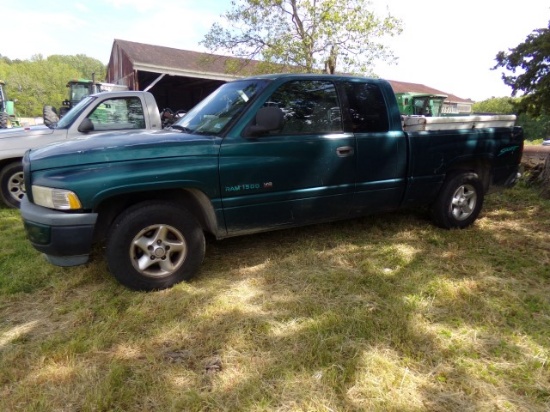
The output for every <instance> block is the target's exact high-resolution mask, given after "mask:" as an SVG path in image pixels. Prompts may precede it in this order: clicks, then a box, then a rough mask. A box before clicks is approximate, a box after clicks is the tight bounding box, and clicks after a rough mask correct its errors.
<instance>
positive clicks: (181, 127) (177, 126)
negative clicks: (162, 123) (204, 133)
mask: <svg viewBox="0 0 550 412" xmlns="http://www.w3.org/2000/svg"><path fill="white" fill-rule="evenodd" d="M170 129H176V130H181V131H182V132H185V133H193V130H191V129H190V128H188V127H185V126H181V125H179V124H173V125H172V126H170Z"/></svg>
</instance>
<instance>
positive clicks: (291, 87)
mask: <svg viewBox="0 0 550 412" xmlns="http://www.w3.org/2000/svg"><path fill="white" fill-rule="evenodd" d="M265 106H276V107H279V108H280V109H281V110H282V111H283V113H284V123H283V127H282V129H281V130H279V131H277V132H275V133H274V134H276V135H296V134H323V133H334V132H341V131H342V130H343V129H342V117H341V114H340V104H339V102H338V97H337V93H336V88H335V86H334V84H333V83H332V82H329V81H319V80H296V81H291V82H288V83H285V84H283V85H282V86H281V87H279V88H278V89H277V90H276V91H275V92H274V93H273V94H272V95H271V97H270V98H269V99H268V100H267V102H266V103H265Z"/></svg>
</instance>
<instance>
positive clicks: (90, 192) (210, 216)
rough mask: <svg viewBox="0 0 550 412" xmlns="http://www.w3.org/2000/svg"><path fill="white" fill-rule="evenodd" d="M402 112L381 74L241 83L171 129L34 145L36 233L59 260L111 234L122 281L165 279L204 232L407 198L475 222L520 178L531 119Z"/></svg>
mask: <svg viewBox="0 0 550 412" xmlns="http://www.w3.org/2000/svg"><path fill="white" fill-rule="evenodd" d="M442 119H444V118H442ZM445 119H449V118H445ZM405 120H406V119H404V117H403V116H401V115H400V113H399V108H398V105H397V102H396V98H395V95H394V93H393V91H392V88H391V86H390V84H389V83H388V82H387V81H384V80H380V79H368V78H362V77H350V76H330V75H294V74H278V75H267V76H259V77H253V78H246V79H241V80H236V81H232V82H229V83H227V84H224V85H222V86H221V87H220V88H219V89H218V90H216V91H215V92H214V93H212V94H211V95H210V96H208V97H207V98H206V99H205V100H203V101H202V102H201V103H199V104H198V105H197V106H196V107H194V108H193V109H192V110H191V111H190V112H188V113H187V114H186V115H185V116H184V117H183V118H182V119H181V120H180V121H178V122H177V123H175V124H174V125H173V126H172V127H171V128H170V129H167V130H166V129H165V130H161V131H141V132H136V133H126V134H116V133H108V134H101V135H97V136H90V137H89V138H83V139H78V140H75V141H68V142H65V143H60V144H56V145H52V146H48V147H45V148H41V149H36V150H31V151H29V152H27V153H26V155H25V157H24V160H23V167H24V179H25V186H26V188H27V194H26V196H24V197H23V200H22V203H21V214H22V217H23V221H24V225H25V229H26V232H27V236H28V238H29V240H30V241H31V243H32V245H33V246H34V247H35V248H36V249H37V250H39V251H41V252H43V253H45V254H46V257H47V259H48V260H49V261H50V262H51V263H52V264H55V265H59V266H71V265H79V264H84V263H85V262H87V261H88V258H89V254H90V250H91V248H92V246H93V244H95V243H97V242H101V243H103V242H104V244H105V254H106V259H107V263H108V267H109V270H110V272H111V273H112V274H113V275H114V276H115V277H116V278H117V279H118V280H119V281H120V282H121V283H122V284H124V285H126V286H127V287H129V288H132V289H136V290H157V289H163V288H168V287H171V286H173V285H174V284H176V283H178V282H181V281H183V280H186V279H189V278H191V277H192V276H193V275H194V274H195V273H196V272H197V271H198V270H199V267H200V265H201V262H202V260H203V257H204V255H205V234H207V233H208V234H211V235H213V236H214V237H215V238H217V239H223V238H227V237H231V236H237V235H244V234H250V233H256V232H262V231H268V230H274V229H281V228H288V227H295V226H300V225H306V224H313V223H318V222H326V221H334V220H338V219H348V218H354V217H357V216H362V215H365V214H370V213H375V212H383V211H389V210H395V209H399V208H405V207H406V208H426V209H427V210H429V211H430V212H431V216H432V218H433V221H434V223H435V224H436V225H438V226H440V227H443V228H464V227H467V226H469V225H471V224H472V223H473V222H474V221H475V220H476V218H477V217H478V215H479V213H480V210H481V207H482V204H483V199H484V196H485V194H487V193H489V192H490V191H492V190H493V189H497V188H504V187H507V186H510V185H513V184H514V182H515V181H516V179H517V177H518V169H519V165H520V160H521V155H522V150H523V132H522V129H521V128H520V127H516V126H513V125H511V126H510V125H499V124H498V123H496V125H495V124H493V123H491V122H488V123H487V125H488V126H487V127H480V126H479V125H478V126H476V127H470V126H468V125H465V126H464V128H458V127H457V126H456V124H455V125H453V127H452V128H450V129H449V130H441V129H442V126H441V125H439V126H438V128H439V129H438V130H425V129H423V130H420V131H412V132H405V131H404V130H403V125H404V124H405V123H404V121H405ZM477 120H479V119H477Z"/></svg>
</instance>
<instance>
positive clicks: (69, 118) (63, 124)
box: [55, 96, 97, 129]
mask: <svg viewBox="0 0 550 412" xmlns="http://www.w3.org/2000/svg"><path fill="white" fill-rule="evenodd" d="M95 99H97V97H92V96H88V97H85V98H84V99H82V100H81V101H80V102H79V103H78V104H77V105H76V106H74V107H73V108H72V109H71V110H69V111H68V112H67V113H66V114H65V116H63V117H62V118H61V119H59V122H57V125H56V126H55V128H56V129H66V128H68V127H69V126H70V125H71V124H73V122H74V121H75V119H76V118H77V117H78V116H79V115H80V113H81V112H82V110H84V109H85V108H86V107H88V106H89V105H90V104H91V103H92V102H93V101H94V100H95Z"/></svg>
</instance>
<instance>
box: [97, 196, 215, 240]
mask: <svg viewBox="0 0 550 412" xmlns="http://www.w3.org/2000/svg"><path fill="white" fill-rule="evenodd" d="M149 200H164V201H166V202H169V203H173V204H175V205H177V206H184V207H185V208H186V209H187V210H188V211H189V212H190V213H192V214H193V216H195V218H196V219H197V221H198V222H199V224H200V226H201V227H202V229H203V231H205V232H208V233H211V234H214V235H217V233H218V231H219V229H218V226H219V225H218V220H217V217H216V213H215V210H214V207H213V206H212V203H211V202H210V199H209V198H208V197H207V196H206V195H205V194H204V193H203V192H202V191H200V190H198V189H192V188H186V189H170V190H158V191H155V190H153V191H146V192H136V193H125V194H121V195H117V196H113V197H110V198H108V199H104V200H103V201H102V202H101V203H100V204H99V205H98V206H97V207H96V208H95V210H94V211H95V212H96V213H97V214H98V220H97V223H96V229H95V234H94V239H95V240H96V241H97V240H102V239H104V238H105V237H106V235H107V232H108V230H109V227H110V226H111V224H112V223H113V221H114V220H115V219H116V218H117V216H118V215H119V214H120V213H122V212H123V211H124V210H126V209H127V208H129V207H130V206H133V205H135V204H137V203H141V202H145V201H149Z"/></svg>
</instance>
